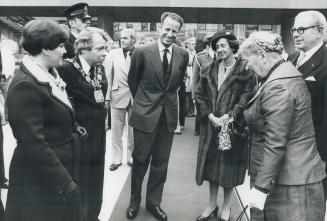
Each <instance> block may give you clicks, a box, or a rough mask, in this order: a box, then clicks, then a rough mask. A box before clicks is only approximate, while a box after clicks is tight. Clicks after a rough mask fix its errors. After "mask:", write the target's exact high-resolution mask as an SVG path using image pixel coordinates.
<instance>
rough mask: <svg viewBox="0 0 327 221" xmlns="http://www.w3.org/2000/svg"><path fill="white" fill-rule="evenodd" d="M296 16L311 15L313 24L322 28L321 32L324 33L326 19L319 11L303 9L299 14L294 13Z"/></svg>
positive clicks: (326, 24) (326, 23)
mask: <svg viewBox="0 0 327 221" xmlns="http://www.w3.org/2000/svg"><path fill="white" fill-rule="evenodd" d="M298 16H306V17H311V18H312V19H313V20H314V22H315V24H314V25H317V26H319V27H320V28H322V29H323V34H325V33H326V29H327V21H326V17H325V16H324V15H323V14H322V13H321V12H319V11H314V10H309V11H303V12H300V13H299V14H297V15H296V17H298ZM296 17H295V18H296Z"/></svg>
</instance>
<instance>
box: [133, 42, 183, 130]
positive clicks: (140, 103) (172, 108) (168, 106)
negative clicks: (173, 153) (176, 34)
mask: <svg viewBox="0 0 327 221" xmlns="http://www.w3.org/2000/svg"><path fill="white" fill-rule="evenodd" d="M188 59H189V56H188V52H187V51H186V50H184V49H182V48H181V47H179V46H177V45H175V44H174V45H173V49H172V57H171V65H172V73H171V76H170V80H169V82H168V84H167V86H165V82H164V73H163V68H162V61H161V59H160V53H159V48H158V42H155V43H153V44H150V45H147V46H144V47H141V48H136V49H135V50H134V52H133V55H132V61H131V67H130V70H129V75H128V85H129V88H130V90H131V93H132V96H133V97H134V103H133V110H132V114H131V117H130V126H132V127H134V128H137V129H138V130H142V131H144V132H152V131H153V130H154V129H155V127H156V125H157V124H158V121H159V118H160V115H161V111H165V113H166V119H167V125H168V130H169V131H170V132H173V131H174V130H175V128H176V126H177V89H178V87H179V86H180V85H181V83H182V81H183V78H184V74H185V73H186V67H187V63H188Z"/></svg>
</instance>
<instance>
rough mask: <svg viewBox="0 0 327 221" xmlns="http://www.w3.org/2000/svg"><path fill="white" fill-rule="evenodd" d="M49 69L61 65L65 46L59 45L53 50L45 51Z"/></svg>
mask: <svg viewBox="0 0 327 221" xmlns="http://www.w3.org/2000/svg"><path fill="white" fill-rule="evenodd" d="M46 51H47V52H46V53H47V55H48V56H47V58H48V63H49V67H59V66H60V65H62V57H63V55H64V54H65V53H66V49H65V44H64V43H61V44H59V45H58V47H56V48H55V49H53V50H46Z"/></svg>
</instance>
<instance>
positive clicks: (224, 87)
mask: <svg viewBox="0 0 327 221" xmlns="http://www.w3.org/2000/svg"><path fill="white" fill-rule="evenodd" d="M238 46H239V44H238V41H237V39H236V37H235V35H233V34H232V33H230V32H226V31H219V32H217V33H216V34H215V35H214V36H213V38H212V41H211V47H212V49H213V50H215V51H217V58H218V60H215V61H213V62H210V63H208V64H207V65H206V66H205V67H204V69H203V70H202V72H201V76H200V77H201V78H200V82H199V84H198V86H197V89H196V92H195V100H196V102H197V103H198V105H199V107H200V108H199V109H200V113H201V119H202V121H201V134H200V142H199V152H198V160H197V170H196V182H197V184H198V185H201V184H202V182H203V180H207V181H209V184H210V201H209V205H208V206H207V208H206V209H205V210H204V212H203V214H202V215H201V216H199V217H198V218H197V220H198V221H201V220H207V219H208V218H209V217H210V216H212V215H216V214H217V211H218V206H217V194H218V188H219V186H222V187H223V188H224V203H223V208H222V212H221V219H222V220H228V219H229V216H230V210H231V208H230V199H231V194H232V190H233V187H235V186H237V185H240V184H242V183H243V181H244V177H245V171H246V162H247V158H246V157H247V148H246V135H245V132H244V122H243V121H242V112H243V108H244V106H245V104H246V103H247V101H248V100H249V99H250V98H251V96H253V94H254V92H255V88H256V79H255V77H254V75H253V73H252V72H251V71H246V69H245V67H246V64H245V63H244V61H243V60H242V59H241V58H240V57H234V54H235V53H236V52H237V50H238ZM226 118H228V119H232V118H234V122H233V131H235V133H237V134H239V135H240V136H236V135H235V136H231V137H230V138H231V142H232V143H231V149H228V150H224V148H223V146H224V145H223V143H222V140H221V143H219V136H220V134H221V133H222V130H221V129H223V128H222V126H223V125H222V124H223V123H222V122H223V121H224V120H226ZM236 131H237V132H236Z"/></svg>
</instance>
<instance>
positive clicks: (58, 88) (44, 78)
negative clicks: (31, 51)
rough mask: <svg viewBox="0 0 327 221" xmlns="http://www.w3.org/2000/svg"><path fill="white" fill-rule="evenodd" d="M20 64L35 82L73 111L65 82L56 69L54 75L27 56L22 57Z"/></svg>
mask: <svg viewBox="0 0 327 221" xmlns="http://www.w3.org/2000/svg"><path fill="white" fill-rule="evenodd" d="M22 66H23V67H24V68H25V70H26V73H27V74H29V75H30V76H31V77H33V78H34V79H35V80H36V82H37V83H39V84H41V85H44V86H48V87H49V88H50V89H51V90H50V92H51V93H50V95H51V96H52V97H54V98H55V99H56V100H58V101H60V102H61V103H63V104H64V105H65V106H66V107H68V109H69V110H70V111H73V108H72V106H71V103H70V102H69V100H68V96H67V93H66V90H65V87H66V83H65V82H64V81H63V80H62V79H61V78H60V76H59V74H58V72H57V70H56V69H53V71H54V73H55V74H56V77H54V76H52V75H51V74H50V73H48V72H46V71H45V70H43V69H42V68H41V67H40V66H38V65H37V64H36V63H35V62H34V61H33V60H32V59H31V58H30V57H29V56H25V57H24V58H23V60H22Z"/></svg>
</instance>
